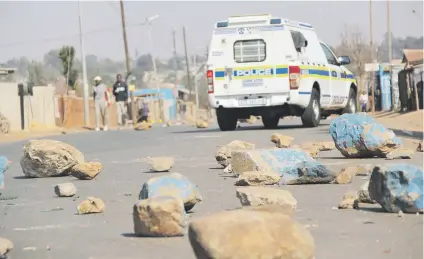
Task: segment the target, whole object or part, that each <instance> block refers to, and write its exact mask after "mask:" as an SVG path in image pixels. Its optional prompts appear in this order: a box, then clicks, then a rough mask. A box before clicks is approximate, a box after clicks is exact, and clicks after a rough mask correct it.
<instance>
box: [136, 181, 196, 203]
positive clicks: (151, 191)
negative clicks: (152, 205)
mask: <svg viewBox="0 0 424 259" xmlns="http://www.w3.org/2000/svg"><path fill="white" fill-rule="evenodd" d="M161 196H170V197H176V198H180V199H182V200H183V201H184V208H185V210H186V211H189V210H191V209H192V208H193V207H194V205H196V204H197V203H199V202H201V201H202V196H201V195H200V192H199V190H198V188H197V186H196V185H194V184H193V183H192V182H191V181H190V180H189V179H188V178H187V177H185V176H184V175H182V174H179V173H171V174H167V175H163V176H158V177H153V178H150V179H149V180H148V181H147V182H145V183H144V184H143V187H142V189H141V191H140V195H139V199H140V200H144V199H148V198H155V197H161Z"/></svg>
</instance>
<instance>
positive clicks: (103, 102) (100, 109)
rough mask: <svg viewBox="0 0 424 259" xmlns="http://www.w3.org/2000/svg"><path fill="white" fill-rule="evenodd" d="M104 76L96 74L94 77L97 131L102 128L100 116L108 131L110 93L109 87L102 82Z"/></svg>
mask: <svg viewBox="0 0 424 259" xmlns="http://www.w3.org/2000/svg"><path fill="white" fill-rule="evenodd" d="M101 81H102V78H101V77H100V76H96V77H95V78H94V87H93V98H94V110H95V114H96V131H99V130H100V116H101V117H102V120H103V130H104V131H107V130H108V128H107V123H108V118H107V107H108V100H107V97H108V93H107V87H106V85H105V84H103V83H101Z"/></svg>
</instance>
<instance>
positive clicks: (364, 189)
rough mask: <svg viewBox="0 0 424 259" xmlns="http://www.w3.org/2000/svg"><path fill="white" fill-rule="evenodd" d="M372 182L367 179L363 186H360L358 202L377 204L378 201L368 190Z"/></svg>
mask: <svg viewBox="0 0 424 259" xmlns="http://www.w3.org/2000/svg"><path fill="white" fill-rule="evenodd" d="M369 184H370V182H369V181H366V182H365V183H364V184H362V186H361V187H360V188H359V191H358V202H360V203H369V204H375V203H376V202H375V201H374V200H372V199H371V198H370V193H369V191H368V186H369Z"/></svg>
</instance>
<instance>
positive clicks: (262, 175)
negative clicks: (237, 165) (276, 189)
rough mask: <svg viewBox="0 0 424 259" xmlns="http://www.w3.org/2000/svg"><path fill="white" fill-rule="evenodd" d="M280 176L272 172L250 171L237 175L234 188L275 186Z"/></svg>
mask: <svg viewBox="0 0 424 259" xmlns="http://www.w3.org/2000/svg"><path fill="white" fill-rule="evenodd" d="M280 179H281V176H280V175H278V174H276V173H273V172H261V171H252V172H244V173H242V174H241V175H239V178H238V180H237V181H236V183H235V185H236V186H255V185H273V184H277V183H278V182H279V181H280Z"/></svg>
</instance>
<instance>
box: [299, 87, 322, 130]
mask: <svg viewBox="0 0 424 259" xmlns="http://www.w3.org/2000/svg"><path fill="white" fill-rule="evenodd" d="M319 99H320V95H319V92H318V90H317V89H315V88H313V89H312V92H311V100H309V105H308V107H306V108H305V111H304V112H303V115H302V117H301V118H302V123H303V126H304V127H318V126H319V122H320V120H321V104H320V100H319Z"/></svg>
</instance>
